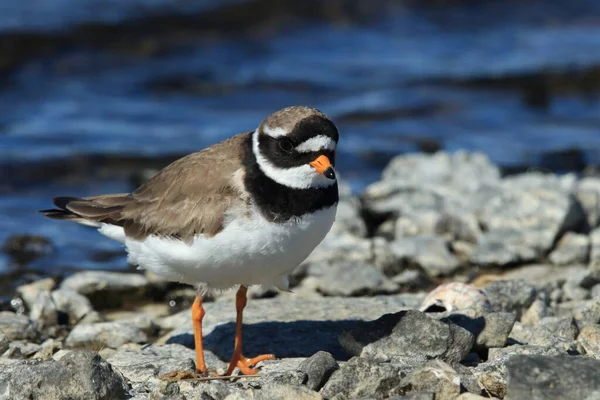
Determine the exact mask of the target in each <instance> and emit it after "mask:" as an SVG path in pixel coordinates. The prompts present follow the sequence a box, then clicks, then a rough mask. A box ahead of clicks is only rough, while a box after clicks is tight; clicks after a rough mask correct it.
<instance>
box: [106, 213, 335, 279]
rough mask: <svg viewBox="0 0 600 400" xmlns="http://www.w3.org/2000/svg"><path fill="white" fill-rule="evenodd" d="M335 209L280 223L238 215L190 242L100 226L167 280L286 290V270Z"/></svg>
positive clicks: (305, 252)
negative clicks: (132, 236) (133, 234)
mask: <svg viewBox="0 0 600 400" xmlns="http://www.w3.org/2000/svg"><path fill="white" fill-rule="evenodd" d="M335 212H336V207H335V206H333V207H330V208H327V209H324V210H320V211H317V212H315V213H313V214H312V215H305V216H303V217H302V218H297V219H295V220H290V221H288V222H286V223H282V224H276V223H271V222H269V221H267V220H265V219H264V218H263V217H262V215H261V214H260V213H259V212H254V213H251V214H250V216H238V218H234V219H233V220H232V221H231V222H230V223H229V224H227V226H226V227H225V229H224V230H223V231H222V232H220V233H219V234H217V235H216V236H214V237H211V238H205V237H204V236H203V235H198V236H196V237H195V238H194V240H193V241H192V243H190V244H186V243H184V242H181V241H179V240H177V239H171V238H161V237H157V236H148V237H147V238H146V239H144V240H142V241H138V240H134V239H130V238H125V237H124V235H123V236H121V235H122V228H117V227H114V226H111V227H109V226H104V227H102V228H100V232H101V233H103V234H105V235H107V236H109V237H112V238H113V239H117V240H119V239H123V240H122V241H124V243H125V245H126V246H127V251H128V253H129V261H130V262H131V263H133V264H137V265H139V266H141V267H143V268H145V269H148V270H150V271H152V272H154V273H156V274H158V275H160V276H163V277H164V278H166V279H169V280H173V281H178V282H183V283H188V284H191V285H202V284H205V285H208V287H210V288H216V289H224V288H229V287H231V286H233V285H236V284H246V285H250V284H262V285H269V286H276V287H279V288H280V289H284V290H285V289H287V275H288V274H289V273H290V272H291V271H292V270H293V269H294V268H296V267H297V266H298V265H299V264H300V263H301V262H302V261H304V260H305V259H306V257H308V256H309V254H310V253H311V252H312V251H313V249H314V248H315V247H316V246H317V245H318V244H319V243H320V242H321V241H322V240H323V238H324V237H325V235H326V234H327V232H329V229H330V228H331V225H332V224H333V221H334V219H335ZM118 229H121V232H116V230H118Z"/></svg>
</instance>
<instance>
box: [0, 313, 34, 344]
mask: <svg viewBox="0 0 600 400" xmlns="http://www.w3.org/2000/svg"><path fill="white" fill-rule="evenodd" d="M0 334H4V336H6V338H7V339H8V340H10V341H12V340H37V339H38V338H39V336H40V327H39V325H38V323H37V322H34V321H32V320H30V319H29V318H27V316H25V315H18V314H15V313H12V312H10V311H0Z"/></svg>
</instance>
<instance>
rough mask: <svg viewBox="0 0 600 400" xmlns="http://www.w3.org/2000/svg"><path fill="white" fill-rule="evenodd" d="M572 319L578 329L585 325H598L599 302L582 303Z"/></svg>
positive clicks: (599, 321) (599, 319)
mask: <svg viewBox="0 0 600 400" xmlns="http://www.w3.org/2000/svg"><path fill="white" fill-rule="evenodd" d="M573 317H574V318H575V321H576V322H577V326H578V327H579V329H582V328H583V327H584V326H586V325H595V324H599V323H600V302H598V301H597V300H589V301H586V302H583V303H582V304H581V305H580V306H579V307H577V308H576V309H575V312H574V313H573Z"/></svg>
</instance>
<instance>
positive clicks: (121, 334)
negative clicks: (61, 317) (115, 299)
mask: <svg viewBox="0 0 600 400" xmlns="http://www.w3.org/2000/svg"><path fill="white" fill-rule="evenodd" d="M154 329H155V328H154V325H153V324H152V322H151V321H149V319H148V318H147V317H145V316H140V317H139V318H136V319H134V320H130V321H127V320H121V321H112V322H98V323H93V324H83V323H81V324H78V325H76V326H75V327H74V328H73V330H72V331H71V332H70V333H69V336H67V339H66V341H65V344H66V345H67V346H68V347H94V348H101V347H109V348H113V349H116V348H119V347H120V346H122V345H124V344H126V343H146V342H148V337H149V333H151V332H152V331H154Z"/></svg>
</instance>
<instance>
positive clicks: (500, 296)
mask: <svg viewBox="0 0 600 400" xmlns="http://www.w3.org/2000/svg"><path fill="white" fill-rule="evenodd" d="M485 292H486V293H487V295H488V299H489V301H490V303H491V304H492V309H493V310H494V311H505V312H515V313H517V316H520V315H521V313H522V312H523V311H525V310H526V309H527V308H529V307H530V306H531V304H532V303H533V301H534V300H535V298H536V289H535V287H534V286H533V285H531V284H530V283H528V282H525V281H523V280H497V281H494V282H492V283H490V284H489V285H487V286H486V287H485Z"/></svg>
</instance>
